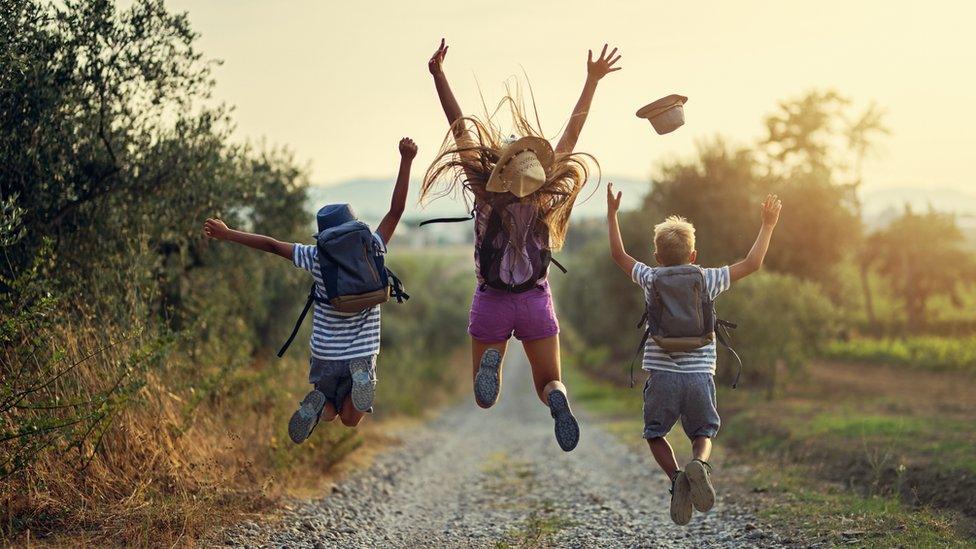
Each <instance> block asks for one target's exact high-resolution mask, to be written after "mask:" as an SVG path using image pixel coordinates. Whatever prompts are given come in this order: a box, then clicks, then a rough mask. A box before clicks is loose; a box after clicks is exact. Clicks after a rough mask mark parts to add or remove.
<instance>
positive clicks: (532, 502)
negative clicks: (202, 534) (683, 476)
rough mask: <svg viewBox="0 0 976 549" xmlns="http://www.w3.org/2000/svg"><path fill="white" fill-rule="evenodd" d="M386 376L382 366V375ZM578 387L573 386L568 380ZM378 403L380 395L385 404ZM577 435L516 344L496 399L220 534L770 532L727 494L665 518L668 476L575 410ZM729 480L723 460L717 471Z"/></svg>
mask: <svg viewBox="0 0 976 549" xmlns="http://www.w3.org/2000/svg"><path fill="white" fill-rule="evenodd" d="M380 376H381V377H380V379H381V382H382V373H381V374H380ZM570 397H572V387H570ZM379 405H382V403H379ZM575 411H576V413H577V415H578V417H580V419H581V425H582V435H581V440H580V444H579V446H578V447H577V448H576V450H574V451H573V452H571V453H568V454H566V453H563V452H562V451H561V450H560V449H559V447H558V446H557V445H556V441H555V438H554V437H553V433H552V420H551V418H550V417H549V411H548V409H547V408H545V407H543V406H542V405H541V404H540V403H539V401H538V400H537V398H536V396H535V392H534V390H533V389H532V385H531V381H530V377H529V372H528V364H527V361H526V359H525V355H524V354H523V352H522V349H521V346H519V345H512V346H510V347H509V352H508V356H507V357H506V366H505V383H504V385H503V388H502V396H501V399H500V401H499V402H498V404H496V405H495V407H494V408H492V409H490V410H482V409H480V408H478V407H477V406H476V405H475V404H474V399H473V397H472V398H471V399H465V400H464V401H463V402H462V403H460V404H459V405H457V406H455V407H453V408H449V409H447V410H445V411H444V413H443V414H441V415H440V416H439V417H438V418H436V419H434V420H433V421H431V422H428V423H427V424H426V425H425V426H423V427H420V428H416V429H411V430H410V432H409V433H402V434H401V435H400V436H401V438H403V444H402V445H399V446H395V447H392V448H391V449H389V450H388V451H386V452H385V453H384V454H383V455H381V456H380V457H378V458H377V460H376V461H375V462H374V463H373V465H372V466H370V467H369V468H368V469H366V470H363V471H360V472H357V473H354V474H351V475H349V476H347V477H346V478H345V479H343V480H342V481H341V482H340V484H338V485H337V486H335V487H334V488H333V490H332V493H330V494H327V495H325V496H324V497H323V498H322V499H318V500H313V501H303V502H297V503H295V504H294V505H292V507H293V509H292V510H290V511H286V512H285V519H284V520H283V521H275V522H274V523H273V524H269V525H266V524H258V523H254V522H246V523H243V524H239V525H237V526H235V527H233V528H231V529H229V530H226V531H224V532H223V533H222V534H221V538H222V539H221V541H223V542H224V543H226V544H227V545H229V546H248V547H768V546H776V545H779V544H780V543H779V540H778V539H777V538H776V536H775V534H774V533H772V532H768V531H764V530H763V529H762V528H757V527H756V526H755V521H754V520H753V518H752V517H751V516H749V514H748V513H747V512H746V511H743V510H741V509H738V508H736V507H735V506H733V505H731V504H726V503H725V502H723V501H722V498H721V494H720V496H719V502H718V503H717V504H716V506H715V508H714V509H713V510H712V511H710V512H709V513H707V514H704V515H702V514H699V513H696V514H695V516H694V518H693V519H692V522H691V524H690V525H688V526H687V527H680V526H675V525H674V524H672V523H671V522H670V519H669V518H668V501H669V497H668V492H667V483H666V480H665V479H664V478H663V475H661V474H660V473H659V472H658V471H657V470H656V468H652V467H651V463H650V461H649V455H648V454H647V452H646V451H645V452H639V451H634V449H633V448H628V447H626V446H625V445H623V444H621V443H620V442H619V441H618V440H617V439H616V438H614V437H613V436H612V435H611V434H609V433H607V432H606V431H604V430H602V429H601V428H600V427H599V426H597V425H595V424H594V423H593V422H588V421H587V418H586V414H585V412H584V413H580V412H581V411H580V410H579V409H578V407H577V409H576V410H575ZM716 474H717V475H718V482H717V484H718V485H719V488H721V474H722V471H721V470H718V471H716Z"/></svg>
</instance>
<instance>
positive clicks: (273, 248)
mask: <svg viewBox="0 0 976 549" xmlns="http://www.w3.org/2000/svg"><path fill="white" fill-rule="evenodd" d="M203 234H205V235H207V236H208V237H210V238H213V239H214V240H227V241H229V242H236V243H238V244H243V245H244V246H247V247H248V248H254V249H255V250H261V251H262V252H268V253H272V254H275V255H280V256H281V257H283V258H285V259H287V260H288V261H292V255H293V253H294V248H295V245H294V244H289V243H288V242H281V241H279V240H275V239H273V238H271V237H270V236H264V235H262V234H254V233H249V232H247V231H235V230H234V229H231V228H229V227H227V225H226V224H225V223H224V222H223V221H221V220H219V219H216V218H209V219H207V221H206V222H204V224H203Z"/></svg>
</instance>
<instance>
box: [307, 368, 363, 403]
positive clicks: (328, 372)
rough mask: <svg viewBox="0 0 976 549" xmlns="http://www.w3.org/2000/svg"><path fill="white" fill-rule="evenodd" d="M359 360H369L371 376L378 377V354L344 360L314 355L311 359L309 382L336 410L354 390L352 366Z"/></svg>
mask: <svg viewBox="0 0 976 549" xmlns="http://www.w3.org/2000/svg"><path fill="white" fill-rule="evenodd" d="M359 361H368V362H369V376H370V378H371V379H373V380H375V379H376V355H370V356H361V357H357V358H349V359H344V360H322V359H320V358H315V357H312V358H311V360H310V361H309V370H308V382H309V383H311V384H313V385H315V389H316V390H318V391H321V392H322V394H324V395H325V401H326V402H331V403H332V406H334V407H335V409H336V411H338V410H341V409H342V403H343V402H344V401H345V400H346V397H348V396H349V394H350V393H351V392H352V373H351V372H350V367H351V366H352V365H353V364H354V363H356V362H359Z"/></svg>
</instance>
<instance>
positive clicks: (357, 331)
mask: <svg viewBox="0 0 976 549" xmlns="http://www.w3.org/2000/svg"><path fill="white" fill-rule="evenodd" d="M373 236H374V237H375V238H376V241H377V242H379V243H380V250H382V251H383V252H384V253H385V252H386V245H385V244H384V243H383V239H382V238H381V237H380V235H378V234H374V235H373ZM292 260H293V261H294V262H295V266H296V267H298V268H300V269H305V270H306V271H308V272H310V273H312V277H313V278H314V279H315V291H316V292H317V293H318V295H319V296H320V297H325V295H326V293H325V283H324V282H323V281H322V271H320V270H319V251H318V248H317V247H315V246H314V245H311V246H310V245H308V244H295V251H294V257H293V258H292ZM310 345H311V347H312V357H313V358H318V359H321V360H346V359H350V358H357V357H363V356H370V355H375V354H379V352H380V306H379V305H377V306H375V307H370V308H369V309H366V310H365V311H362V312H359V313H340V312H339V311H337V310H335V309H334V308H332V306H330V305H328V304H327V303H319V302H318V301H316V302H315V307H314V309H313V314H312V339H311V343H310Z"/></svg>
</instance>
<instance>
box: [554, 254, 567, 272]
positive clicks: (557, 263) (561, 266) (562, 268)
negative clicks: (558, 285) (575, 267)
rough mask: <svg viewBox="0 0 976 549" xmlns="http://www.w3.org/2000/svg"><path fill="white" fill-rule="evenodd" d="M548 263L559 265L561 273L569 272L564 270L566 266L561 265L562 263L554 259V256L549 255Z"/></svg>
mask: <svg viewBox="0 0 976 549" xmlns="http://www.w3.org/2000/svg"><path fill="white" fill-rule="evenodd" d="M549 263H552V264H553V265H555V266H556V267H559V270H560V271H562V272H563V274H566V273H568V272H569V271H567V270H566V267H563V264H562V263H560V262H558V261H556V258H555V257H552V256H551V255H550V256H549Z"/></svg>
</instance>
